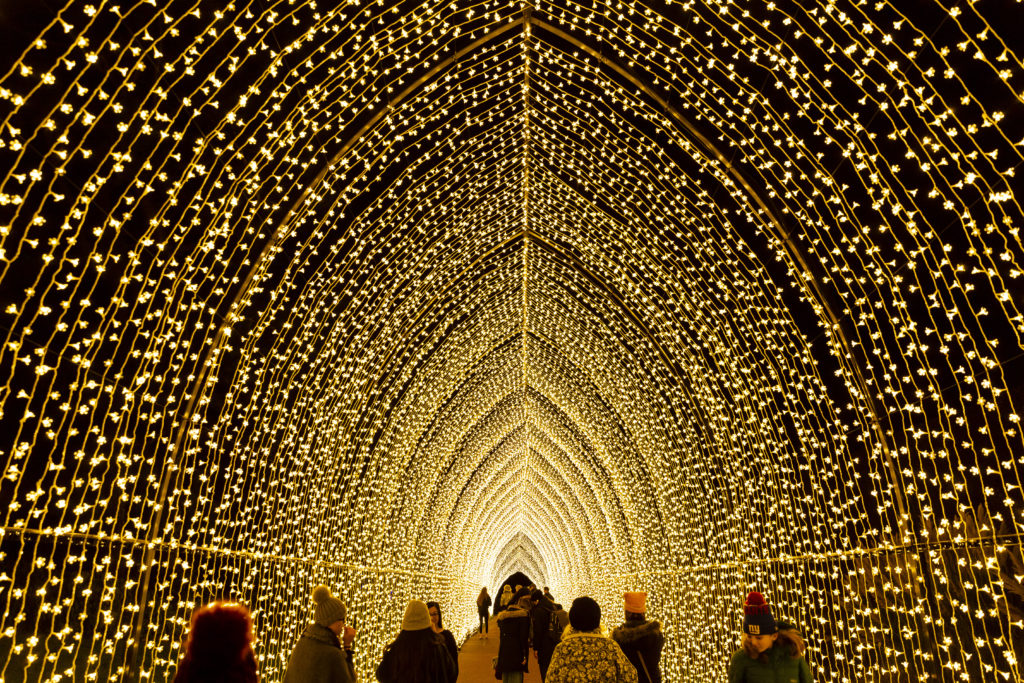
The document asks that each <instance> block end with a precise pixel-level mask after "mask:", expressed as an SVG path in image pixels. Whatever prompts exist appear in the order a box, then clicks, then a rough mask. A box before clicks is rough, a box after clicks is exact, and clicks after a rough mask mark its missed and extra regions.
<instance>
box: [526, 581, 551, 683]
mask: <svg viewBox="0 0 1024 683" xmlns="http://www.w3.org/2000/svg"><path fill="white" fill-rule="evenodd" d="M530 602H531V604H532V607H531V609H530V619H531V620H532V621H533V651H534V652H535V653H536V654H537V667H538V668H539V669H540V680H541V681H542V682H543V681H544V680H545V676H547V673H548V665H549V664H550V663H551V653H552V652H554V650H555V645H556V644H557V642H556V639H555V633H554V630H555V628H556V625H555V620H554V618H553V615H554V613H555V603H553V602H552V601H551V600H549V599H548V598H547V597H546V596H545V595H544V593H543V592H541V591H539V590H534V591H533V594H532V595H531V596H530Z"/></svg>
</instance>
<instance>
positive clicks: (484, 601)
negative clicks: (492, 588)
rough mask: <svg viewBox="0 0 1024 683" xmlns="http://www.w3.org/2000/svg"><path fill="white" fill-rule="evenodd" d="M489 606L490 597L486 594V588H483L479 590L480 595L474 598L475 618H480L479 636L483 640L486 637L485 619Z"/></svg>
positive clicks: (486, 626) (486, 625)
mask: <svg viewBox="0 0 1024 683" xmlns="http://www.w3.org/2000/svg"><path fill="white" fill-rule="evenodd" d="M490 606H491V596H490V595H488V594H487V586H484V587H483V588H481V589H480V595H478V596H476V613H477V616H478V617H480V635H482V636H483V637H484V638H486V637H487V631H488V624H487V618H488V616H489V608H490Z"/></svg>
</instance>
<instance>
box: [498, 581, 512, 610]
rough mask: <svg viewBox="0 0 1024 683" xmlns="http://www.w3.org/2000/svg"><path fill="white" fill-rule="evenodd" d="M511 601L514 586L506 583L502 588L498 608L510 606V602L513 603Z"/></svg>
mask: <svg viewBox="0 0 1024 683" xmlns="http://www.w3.org/2000/svg"><path fill="white" fill-rule="evenodd" d="M511 602H512V586H510V585H508V584H507V583H506V584H505V586H504V587H503V588H502V589H501V596H500V597H499V598H498V608H499V610H503V609H507V608H508V606H509V603H511Z"/></svg>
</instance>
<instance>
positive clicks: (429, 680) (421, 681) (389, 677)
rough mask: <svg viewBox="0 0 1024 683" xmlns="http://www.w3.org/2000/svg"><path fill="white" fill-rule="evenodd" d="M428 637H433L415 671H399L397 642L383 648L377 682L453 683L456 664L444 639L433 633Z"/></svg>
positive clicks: (399, 645)
mask: <svg viewBox="0 0 1024 683" xmlns="http://www.w3.org/2000/svg"><path fill="white" fill-rule="evenodd" d="M424 630H429V629H424ZM430 635H431V636H434V637H433V638H432V639H430V643H429V644H428V646H427V653H426V656H425V657H424V658H423V659H422V660H421V661H420V662H418V663H417V665H416V670H415V671H405V670H400V668H399V664H398V658H397V654H398V648H400V647H402V644H401V643H400V642H399V641H397V640H396V641H394V642H392V643H391V644H390V645H388V646H387V647H386V648H384V656H383V657H382V658H381V660H380V664H378V665H377V671H376V676H377V680H378V681H380V682H381V683H410V682H412V681H416V682H418V683H455V679H456V678H457V677H458V673H457V671H456V668H455V666H456V664H455V662H453V661H452V656H451V655H450V654H448V647H447V646H446V645H445V643H444V639H443V638H441V636H440V635H439V634H435V633H434V632H433V631H431V632H430Z"/></svg>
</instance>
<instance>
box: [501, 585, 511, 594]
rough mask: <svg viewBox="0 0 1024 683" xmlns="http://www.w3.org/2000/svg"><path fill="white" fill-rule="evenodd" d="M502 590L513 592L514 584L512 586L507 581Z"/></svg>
mask: <svg viewBox="0 0 1024 683" xmlns="http://www.w3.org/2000/svg"><path fill="white" fill-rule="evenodd" d="M501 592H502V593H511V592H512V586H510V585H508V584H507V583H506V584H505V587H504V588H502V589H501Z"/></svg>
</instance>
